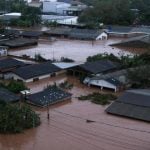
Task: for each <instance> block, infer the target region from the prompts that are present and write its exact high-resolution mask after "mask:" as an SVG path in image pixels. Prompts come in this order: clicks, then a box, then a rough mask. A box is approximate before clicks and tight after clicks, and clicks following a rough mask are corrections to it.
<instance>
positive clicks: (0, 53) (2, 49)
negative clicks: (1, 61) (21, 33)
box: [0, 46, 8, 57]
mask: <svg viewBox="0 0 150 150" xmlns="http://www.w3.org/2000/svg"><path fill="white" fill-rule="evenodd" d="M7 54H8V53H7V47H5V46H0V57H3V56H7Z"/></svg>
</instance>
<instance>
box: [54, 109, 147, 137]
mask: <svg viewBox="0 0 150 150" xmlns="http://www.w3.org/2000/svg"><path fill="white" fill-rule="evenodd" d="M52 111H54V112H57V113H60V114H64V115H67V116H70V117H74V118H78V119H80V120H84V121H87V120H88V119H87V118H83V117H80V116H75V115H72V114H68V113H64V112H61V111H58V110H52ZM91 121H92V122H94V123H97V124H100V125H102V124H103V125H107V126H111V127H115V128H121V129H126V130H130V131H135V132H144V133H148V134H150V131H146V130H139V129H134V128H129V127H123V126H119V125H114V124H110V123H106V122H102V121H94V120H91Z"/></svg>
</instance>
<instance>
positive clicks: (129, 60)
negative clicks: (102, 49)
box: [87, 53, 150, 68]
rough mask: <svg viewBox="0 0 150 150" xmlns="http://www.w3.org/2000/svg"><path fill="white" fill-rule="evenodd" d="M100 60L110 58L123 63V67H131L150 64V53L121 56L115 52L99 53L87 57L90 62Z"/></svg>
mask: <svg viewBox="0 0 150 150" xmlns="http://www.w3.org/2000/svg"><path fill="white" fill-rule="evenodd" d="M98 60H110V61H113V62H117V63H119V64H120V65H121V68H131V67H137V66H143V65H148V64H149V65H150V54H148V53H145V54H141V55H134V56H131V55H120V57H117V56H115V55H114V54H107V53H104V54H97V55H94V56H89V57H88V58H87V61H88V62H92V61H98Z"/></svg>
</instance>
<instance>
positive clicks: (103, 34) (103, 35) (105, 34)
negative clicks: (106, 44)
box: [96, 32, 108, 40]
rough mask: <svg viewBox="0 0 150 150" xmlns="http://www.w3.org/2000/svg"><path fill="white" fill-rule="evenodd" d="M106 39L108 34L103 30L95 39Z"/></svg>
mask: <svg viewBox="0 0 150 150" xmlns="http://www.w3.org/2000/svg"><path fill="white" fill-rule="evenodd" d="M104 39H105V40H107V39H108V35H107V33H105V32H103V33H101V34H100V35H99V36H98V37H97V38H96V40H104Z"/></svg>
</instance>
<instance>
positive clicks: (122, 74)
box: [83, 68, 132, 92]
mask: <svg viewBox="0 0 150 150" xmlns="http://www.w3.org/2000/svg"><path fill="white" fill-rule="evenodd" d="M130 70H132V68H130ZM83 83H84V84H87V85H89V86H90V85H94V86H97V87H100V89H101V90H102V89H103V88H107V89H113V90H114V91H115V92H117V91H120V90H123V89H124V88H126V86H128V85H129V83H130V81H129V79H128V69H122V70H117V71H113V72H109V73H106V74H101V75H98V76H94V77H86V78H85V79H84V81H83Z"/></svg>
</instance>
